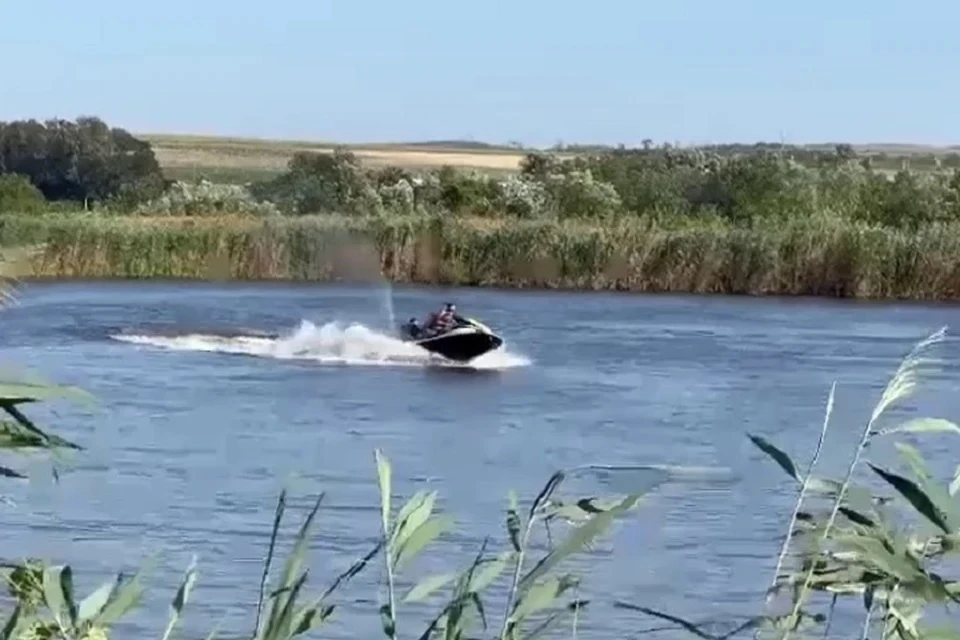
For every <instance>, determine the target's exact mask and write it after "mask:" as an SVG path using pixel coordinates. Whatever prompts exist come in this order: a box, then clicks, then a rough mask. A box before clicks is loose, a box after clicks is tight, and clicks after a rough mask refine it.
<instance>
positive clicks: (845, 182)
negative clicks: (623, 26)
mask: <svg viewBox="0 0 960 640" xmlns="http://www.w3.org/2000/svg"><path fill="white" fill-rule="evenodd" d="M566 150H567V151H569V150H570V148H569V147H567V148H566ZM954 155H956V154H952V155H950V156H946V160H947V162H942V163H940V164H937V165H935V166H933V167H932V168H931V169H930V170H924V171H917V170H911V169H910V168H909V167H902V168H900V169H899V170H895V171H891V170H889V169H885V168H877V167H876V166H875V163H876V160H875V157H874V156H859V155H858V154H857V153H856V151H855V150H854V149H853V147H852V146H850V145H836V146H835V147H834V148H833V149H829V150H825V149H810V148H801V147H791V146H784V145H773V144H768V143H757V144H755V145H718V146H713V147H702V148H696V149H687V148H678V147H672V146H671V145H668V144H664V145H660V146H654V145H653V144H652V142H651V141H644V143H643V144H642V145H641V146H640V147H637V148H626V147H619V148H604V149H594V150H588V149H586V148H583V149H581V152H580V153H579V154H578V155H576V156H575V157H572V158H569V157H561V156H560V155H558V154H557V153H554V152H531V153H528V154H527V155H526V156H525V157H524V159H523V161H522V162H521V164H520V167H519V171H518V172H517V173H515V174H512V175H509V176H507V177H506V178H504V177H498V176H494V175H490V174H487V173H484V172H480V171H464V170H457V169H453V168H451V167H443V168H441V169H437V170H432V171H419V172H415V171H411V170H407V169H404V168H401V167H382V168H370V167H366V166H364V165H363V164H362V163H361V162H360V161H359V160H358V159H357V157H356V156H355V155H354V154H353V153H351V152H350V151H349V150H347V149H345V148H339V149H336V150H335V151H334V152H333V153H329V154H328V153H312V152H298V153H296V154H294V155H293V157H292V158H291V159H290V161H289V163H288V165H287V168H286V170H285V171H284V172H283V173H281V174H280V175H278V176H276V177H274V178H270V179H266V180H260V181H257V182H253V183H250V184H247V185H212V184H187V183H182V182H174V181H171V180H168V179H166V177H165V176H164V174H163V171H162V168H161V167H160V164H159V163H158V161H157V159H156V156H155V155H154V153H153V150H152V148H151V146H150V144H149V143H147V142H145V141H143V140H139V139H137V138H136V137H134V136H133V135H131V134H130V133H129V132H127V131H125V130H123V129H120V128H115V127H113V128H112V127H109V126H108V125H107V124H106V123H104V122H103V121H102V120H100V119H98V118H95V117H83V118H78V119H77V120H76V121H74V122H70V121H67V120H48V121H45V122H38V121H36V120H26V121H16V122H0V211H19V212H31V211H40V210H45V209H49V208H50V207H51V203H60V204H68V205H73V206H76V205H77V204H82V205H83V207H84V208H88V207H91V206H93V207H99V208H104V209H107V210H109V211H112V212H116V213H139V214H152V215H162V214H179V215H206V214H217V213H224V212H245V213H260V214H276V215H304V214H314V213H340V214H347V215H351V214H352V215H387V214H401V215H415V214H449V215H469V216H488V217H496V216H511V217H524V218H538V217H540V218H561V219H562V218H587V219H594V220H603V219H609V218H615V217H618V216H647V217H650V218H653V219H656V220H659V221H661V222H668V221H680V222H684V221H686V222H684V223H687V222H690V221H693V222H695V223H706V222H719V223H727V224H736V225H749V224H754V223H756V222H758V221H769V220H771V219H773V220H775V219H782V218H796V217H801V216H815V215H831V216H838V217H842V218H848V219H851V220H857V221H864V222H869V223H874V224H881V225H886V226H893V227H915V226H917V225H922V224H927V223H930V222H934V221H944V220H955V219H958V218H960V162H958V163H957V166H948V165H949V164H953V162H952V158H953V156H954ZM957 159H958V160H960V156H957Z"/></svg>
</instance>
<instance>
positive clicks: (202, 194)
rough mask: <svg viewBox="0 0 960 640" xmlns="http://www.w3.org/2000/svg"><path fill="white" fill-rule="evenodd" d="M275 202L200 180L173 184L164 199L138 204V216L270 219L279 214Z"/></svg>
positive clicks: (243, 189)
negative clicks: (246, 214)
mask: <svg viewBox="0 0 960 640" xmlns="http://www.w3.org/2000/svg"><path fill="white" fill-rule="evenodd" d="M279 212H280V211H279V209H278V208H277V206H276V205H274V204H273V203H272V202H258V201H257V200H256V199H255V198H254V197H253V195H252V194H251V193H250V191H249V190H248V189H247V188H246V187H242V186H239V185H225V184H213V183H211V182H208V181H206V180H201V181H200V182H197V183H196V184H188V183H186V182H174V183H173V184H172V185H170V187H168V188H167V190H166V191H165V192H164V194H163V195H162V196H160V197H159V198H156V199H154V200H150V201H148V202H145V203H143V204H141V205H139V206H138V207H137V208H136V209H135V210H134V213H135V214H138V215H172V216H208V215H209V216H216V215H224V214H237V213H250V214H255V215H261V216H267V215H277V214H279Z"/></svg>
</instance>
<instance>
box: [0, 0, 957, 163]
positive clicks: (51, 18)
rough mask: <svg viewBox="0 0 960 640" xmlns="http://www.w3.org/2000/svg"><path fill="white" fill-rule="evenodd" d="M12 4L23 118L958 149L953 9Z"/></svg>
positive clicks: (7, 93) (174, 1)
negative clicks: (951, 146) (917, 145)
mask: <svg viewBox="0 0 960 640" xmlns="http://www.w3.org/2000/svg"><path fill="white" fill-rule="evenodd" d="M8 4H9V5H10V6H7V7H5V10H4V14H5V18H6V19H5V22H7V23H8V25H13V28H11V26H7V27H6V28H5V29H4V44H5V47H4V49H5V51H6V52H8V57H7V62H6V64H5V65H4V68H3V71H0V87H2V88H0V119H4V120H10V119H19V118H28V117H37V118H47V117H64V118H71V119H72V118H74V117H76V116H78V115H99V116H101V117H103V118H104V119H106V120H107V121H108V122H109V123H111V124H115V125H117V126H123V127H125V128H128V129H130V130H132V131H137V132H171V133H173V132H180V133H207V134H223V135H243V136H258V137H282V138H308V139H318V140H329V141H341V142H363V141H371V142H373V141H409V140H424V139H451V138H458V139H474V140H483V141H487V142H506V141H509V140H518V141H521V142H524V143H526V144H533V145H550V144H553V143H555V142H557V141H560V140H562V141H564V142H567V143H573V142H584V143H585V142H602V143H614V144H615V143H619V142H623V143H625V144H628V145H632V144H639V142H640V141H641V140H643V139H644V138H650V139H653V140H654V141H656V142H662V141H668V142H679V143H703V142H727V141H741V142H755V141H757V140H766V141H778V140H780V139H781V138H782V139H784V140H785V141H787V142H795V143H802V142H819V141H841V140H842V141H848V142H855V143H856V142H878V141H882V142H916V143H929V144H953V143H960V38H958V37H957V33H958V31H957V30H958V27H957V25H958V24H960V4H951V3H947V2H946V0H940V1H939V2H934V1H932V0H931V1H926V2H921V1H914V2H899V3H895V2H893V1H892V0H871V1H868V0H846V1H845V2H841V1H840V0H835V1H834V2H826V1H825V0H808V1H806V2H790V3H783V4H777V3H774V2H770V1H768V2H761V1H760V0H753V1H750V2H747V1H744V0H723V1H713V2H707V1H693V0H673V1H672V2H669V3H668V2H656V3H650V2H647V3H644V2H641V1H640V0H634V1H633V2H631V1H628V0H619V1H614V0H592V1H590V2H584V1H582V0H581V1H578V2H575V1H573V0H552V1H551V2H546V1H544V0H536V1H534V0H527V1H524V0H515V1H514V2H504V1H502V0H487V1H486V2H450V1H446V2H440V1H439V0H417V1H412V0H411V1H408V2H387V1H385V0H382V1H381V2H370V1H366V0H353V1H352V2H347V1H345V0H342V1H340V2H330V1H325V0H270V1H263V0H259V1H256V2H254V1H253V0H230V1H229V2H228V1H227V0H190V1H188V0H162V1H161V2H149V3H142V2H130V1H129V0H126V1H124V2H121V1H120V0H86V1H85V2H68V1H67V0H58V1H56V2H55V1H53V0H29V1H27V0H21V1H16V2H10V3H8ZM11 39H12V41H11ZM11 52H17V53H18V55H16V56H10V55H9V54H10V53H11Z"/></svg>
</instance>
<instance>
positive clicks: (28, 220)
mask: <svg viewBox="0 0 960 640" xmlns="http://www.w3.org/2000/svg"><path fill="white" fill-rule="evenodd" d="M25 242H29V243H44V244H45V245H46V249H45V251H44V252H43V253H41V254H40V255H39V256H37V257H36V258H35V259H34V260H33V262H32V266H33V269H32V273H31V274H30V275H34V276H39V277H120V278H155V277H165V278H238V279H254V280H258V279H268V280H269V279H294V280H312V281H332V280H364V279H370V278H375V277H379V275H380V274H381V273H382V274H383V275H384V276H386V277H387V278H389V279H391V280H393V281H394V282H412V283H425V284H447V285H468V286H503V287H542V288H565V289H567V288H568V289H594V290H604V289H606V290H626V291H649V292H668V291H669V292H692V293H731V294H757V295H763V294H782V295H819V296H835V297H854V298H899V299H918V300H937V299H940V300H956V299H960V225H951V224H939V223H938V224H931V225H928V226H925V227H923V228H921V229H919V230H917V231H904V230H894V229H890V228H884V227H875V226H869V225H866V224H862V223H853V222H847V221H843V220H839V219H831V218H828V217H824V218H818V219H804V220H796V221H793V222H789V223H784V224H777V225H773V224H769V225H758V226H754V227H735V226H728V225H722V224H720V225H710V226H702V227H698V226H681V227H672V226H667V227H665V226H661V225H658V224H656V223H654V222H652V221H649V220H646V219H638V218H625V219H621V220H619V221H614V222H610V223H609V224H607V225H606V226H603V225H600V224H590V223H585V222H582V221H566V222H563V221H556V220H540V221H519V220H497V221H494V220H478V219H462V218H443V217H420V216H414V217H346V216H309V217H300V218H280V217H275V218H268V219H265V220H263V219H253V218H243V217H232V218H225V219H182V218H181V219H170V220H163V219H159V220H143V219H137V218H119V217H117V218H108V217H102V218H101V217H95V216H91V217H73V218H71V217H57V216H49V217H18V216H7V217H0V244H2V245H9V244H21V243H25Z"/></svg>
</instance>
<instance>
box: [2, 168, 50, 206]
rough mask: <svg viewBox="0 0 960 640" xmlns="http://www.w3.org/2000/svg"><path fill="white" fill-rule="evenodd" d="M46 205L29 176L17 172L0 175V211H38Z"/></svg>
mask: <svg viewBox="0 0 960 640" xmlns="http://www.w3.org/2000/svg"><path fill="white" fill-rule="evenodd" d="M46 206H47V201H46V199H45V198H44V197H43V194H42V193H40V190H39V189H37V188H36V187H35V186H34V185H33V183H32V182H30V178H28V177H27V176H24V175H21V174H18V173H8V174H5V175H0V213H40V212H42V211H43V210H44V209H45V208H46Z"/></svg>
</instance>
